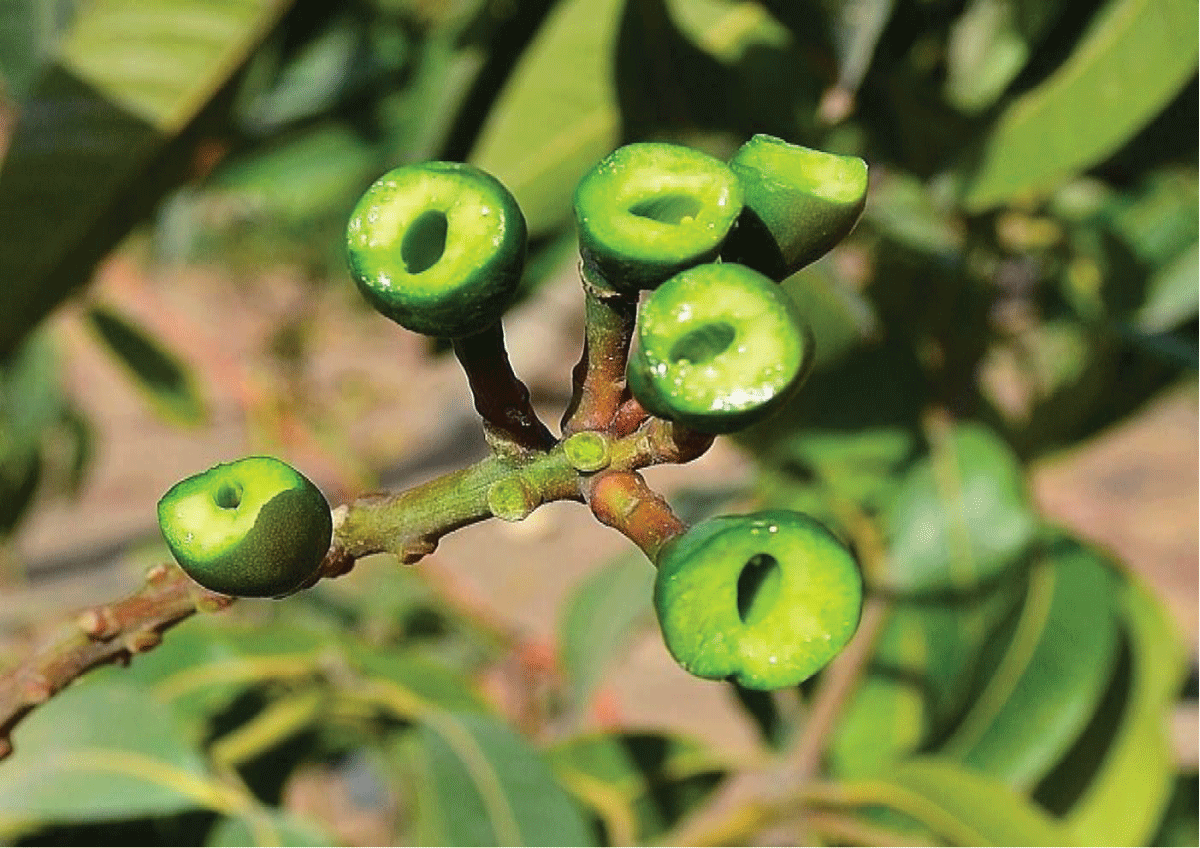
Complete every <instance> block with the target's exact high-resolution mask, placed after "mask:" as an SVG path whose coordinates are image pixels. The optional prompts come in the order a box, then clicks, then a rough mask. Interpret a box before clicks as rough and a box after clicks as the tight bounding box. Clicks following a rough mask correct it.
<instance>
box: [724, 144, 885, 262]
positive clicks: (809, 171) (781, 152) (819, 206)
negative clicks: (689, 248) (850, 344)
mask: <svg viewBox="0 0 1200 848" xmlns="http://www.w3.org/2000/svg"><path fill="white" fill-rule="evenodd" d="M729 167H730V168H731V169H732V170H733V172H734V173H735V174H737V177H738V180H739V181H740V182H741V184H742V190H743V192H744V195H745V208H744V209H743V210H742V213H741V215H740V216H739V217H738V221H737V225H736V226H735V227H734V229H733V232H732V233H730V234H729V238H728V240H727V241H726V242H725V246H724V247H723V249H722V251H721V257H722V258H723V259H726V260H727V261H730V262H740V263H742V264H743V265H749V266H750V267H751V268H754V269H755V270H757V271H759V272H761V273H763V274H766V275H767V276H768V277H770V278H771V279H773V280H776V281H779V280H782V279H783V278H784V277H787V276H788V275H790V274H792V273H794V272H796V271H798V270H799V269H800V268H803V267H804V266H805V265H807V264H809V263H810V262H813V261H815V260H817V259H820V258H821V257H822V256H823V255H824V254H825V253H827V252H828V251H829V249H830V248H832V247H833V246H834V245H835V244H837V243H838V242H839V241H841V240H842V239H844V238H845V237H846V236H847V235H849V234H850V231H851V230H852V229H854V225H855V223H857V222H858V218H859V216H860V215H861V214H862V211H863V207H864V206H865V205H866V202H867V163H866V162H864V161H863V160H862V159H859V158H858V157H856V156H839V155H837V154H834V153H823V152H821V151H819V150H810V149H809V148H807V147H800V146H798V145H794V144H788V143H787V142H785V141H782V140H781V139H778V138H774V137H773V136H769V135H756V136H754V137H753V138H751V139H750V140H749V141H748V142H746V143H745V144H743V145H742V146H741V148H740V149H739V150H738V152H737V153H736V154H734V156H733V158H732V159H731V160H730V161H729Z"/></svg>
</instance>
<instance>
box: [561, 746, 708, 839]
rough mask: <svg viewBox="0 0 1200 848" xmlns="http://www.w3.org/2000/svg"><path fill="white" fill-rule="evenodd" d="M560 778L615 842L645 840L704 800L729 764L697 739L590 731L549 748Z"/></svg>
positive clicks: (660, 832) (666, 827) (661, 831)
mask: <svg viewBox="0 0 1200 848" xmlns="http://www.w3.org/2000/svg"><path fill="white" fill-rule="evenodd" d="M547 756H548V758H549V760H550V765H551V767H552V768H553V769H554V771H555V773H556V774H557V775H558V778H559V780H561V781H562V782H563V784H564V785H565V786H566V787H568V788H569V789H570V790H571V791H572V792H573V793H574V794H575V795H576V796H577V797H578V798H579V799H580V800H582V801H583V802H584V803H585V804H587V805H588V806H589V807H590V808H591V809H592V811H593V812H594V813H595V814H596V815H597V816H598V817H599V819H600V821H601V822H603V824H604V828H605V831H606V836H607V842H608V843H609V844H611V845H637V844H646V843H647V842H648V841H650V840H652V839H654V838H655V837H656V836H658V835H660V834H662V833H663V832H664V831H666V830H667V829H668V828H670V827H672V826H673V825H674V824H675V822H676V821H678V820H679V819H680V818H681V817H683V816H684V815H686V814H687V812H688V811H689V810H691V809H693V808H694V807H695V806H697V805H698V804H700V803H702V802H703V800H704V798H705V797H706V796H707V795H708V793H709V792H710V791H711V790H712V789H714V788H715V786H716V784H717V782H718V781H719V780H720V778H721V776H722V775H723V774H724V773H725V772H726V771H727V770H728V768H729V764H728V763H726V762H724V761H722V760H721V758H720V757H718V756H717V755H716V754H715V753H713V752H712V751H710V750H708V749H707V748H706V747H705V746H702V745H700V744H699V743H696V742H692V741H690V740H686V739H680V738H676V737H670V736H658V735H650V734H624V735H612V736H609V735H589V736H582V737H577V738H575V739H570V740H567V741H565V742H560V743H559V744H557V745H555V746H554V747H553V748H551V749H550V750H549V751H548V752H547Z"/></svg>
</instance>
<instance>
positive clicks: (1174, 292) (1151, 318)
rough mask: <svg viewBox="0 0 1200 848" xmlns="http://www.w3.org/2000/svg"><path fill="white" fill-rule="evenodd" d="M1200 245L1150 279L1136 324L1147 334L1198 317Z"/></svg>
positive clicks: (1187, 250)
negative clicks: (1199, 251)
mask: <svg viewBox="0 0 1200 848" xmlns="http://www.w3.org/2000/svg"><path fill="white" fill-rule="evenodd" d="M1198 249H1200V245H1197V244H1195V243H1193V244H1192V246H1191V247H1190V248H1187V249H1185V250H1184V251H1183V253H1181V254H1179V256H1177V257H1176V258H1175V259H1174V260H1172V261H1171V262H1170V263H1168V264H1167V265H1166V266H1165V267H1163V268H1162V269H1160V270H1159V271H1158V273H1156V274H1155V275H1154V276H1153V277H1151V278H1150V283H1149V286H1148V287H1147V291H1146V299H1145V300H1144V301H1143V302H1142V305H1141V307H1140V308H1139V309H1138V311H1137V314H1136V316H1135V317H1134V321H1135V323H1136V325H1137V327H1138V329H1140V330H1142V331H1144V332H1147V333H1164V332H1167V331H1168V330H1171V329H1174V328H1175V327H1178V326H1180V325H1182V324H1183V323H1185V322H1186V321H1190V320H1192V319H1193V318H1195V317H1196V313H1197V306H1198V305H1200V254H1198Z"/></svg>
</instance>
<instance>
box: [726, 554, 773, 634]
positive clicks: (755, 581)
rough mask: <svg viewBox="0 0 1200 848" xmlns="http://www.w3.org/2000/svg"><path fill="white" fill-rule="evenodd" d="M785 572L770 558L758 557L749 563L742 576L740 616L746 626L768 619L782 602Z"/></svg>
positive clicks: (739, 598) (739, 586) (743, 567)
mask: <svg viewBox="0 0 1200 848" xmlns="http://www.w3.org/2000/svg"><path fill="white" fill-rule="evenodd" d="M782 582H783V569H782V568H781V567H780V565H779V560H777V559H775V557H773V556H771V555H770V554H755V555H754V556H752V557H750V559H748V560H746V564H745V565H744V566H742V573H741V574H739V575H738V582H737V605H738V615H739V616H740V617H741V619H742V623H743V624H747V625H754V624H757V623H758V622H760V621H762V620H763V619H764V618H766V616H767V614H768V613H770V611H771V608H772V607H774V606H775V602H776V601H777V600H778V599H779V589H780V585H781V584H782Z"/></svg>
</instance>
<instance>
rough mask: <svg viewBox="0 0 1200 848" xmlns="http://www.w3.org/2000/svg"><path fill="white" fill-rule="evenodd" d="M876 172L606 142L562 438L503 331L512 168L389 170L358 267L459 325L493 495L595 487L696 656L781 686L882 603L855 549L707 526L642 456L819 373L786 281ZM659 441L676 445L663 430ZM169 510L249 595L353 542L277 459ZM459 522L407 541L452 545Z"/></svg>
mask: <svg viewBox="0 0 1200 848" xmlns="http://www.w3.org/2000/svg"><path fill="white" fill-rule="evenodd" d="M866 186H867V173H866V165H865V164H864V163H863V162H862V161H861V160H859V159H856V158H853V157H844V156H836V155H832V154H828V153H822V152H819V151H813V150H809V149H806V148H803V147H797V146H794V145H791V144H787V143H785V142H783V141H781V140H779V139H776V138H772V137H769V136H761V135H760V136H755V137H754V138H753V139H751V140H750V141H749V142H747V143H746V144H745V145H743V146H742V148H741V149H740V150H738V151H737V153H736V154H735V155H734V156H733V158H732V159H731V160H730V162H729V163H724V162H721V161H719V160H717V159H715V158H713V157H711V156H708V155H707V154H704V153H701V152H698V151H695V150H691V149H689V148H685V147H680V146H676V145H671V144H661V143H639V144H630V145H627V146H625V147H622V148H619V149H618V150H616V151H614V152H613V153H612V154H610V155H609V156H608V157H606V158H605V159H604V160H603V161H601V162H600V163H599V164H597V165H596V167H595V168H593V169H592V170H591V172H589V173H588V174H587V175H586V176H585V177H584V178H583V180H582V181H581V182H580V184H579V186H578V188H577V190H576V192H575V213H576V223H577V227H578V234H579V246H580V257H581V265H580V267H581V277H582V279H583V283H584V291H585V296H586V299H587V305H588V312H587V318H588V338H587V343H586V345H585V350H584V355H583V359H582V360H581V362H580V366H579V368H577V369H576V374H575V388H576V391H575V396H574V398H573V400H572V404H571V406H570V408H569V409H568V410H567V414H566V415H565V416H564V421H563V438H561V439H558V438H556V437H555V436H553V435H552V434H551V433H550V431H549V430H548V429H547V428H546V427H545V426H544V425H543V424H542V423H541V422H540V421H539V420H538V419H537V416H536V414H534V413H533V411H532V408H531V407H530V405H529V402H528V392H527V391H526V390H525V387H524V386H523V385H522V384H521V383H520V381H519V380H517V379H516V377H515V375H513V374H512V371H511V367H510V366H509V363H508V360H507V356H506V354H505V353H504V346H503V337H502V334H501V329H500V323H499V322H500V317H501V314H502V313H503V312H504V310H505V309H506V308H507V306H508V305H509V304H510V302H511V301H512V299H513V296H514V294H515V292H516V287H517V285H518V283H519V281H520V279H521V275H522V272H523V268H524V262H525V252H526V225H525V219H524V216H523V215H522V213H521V210H520V207H519V206H518V204H517V202H516V200H515V199H514V197H513V196H512V195H511V194H510V193H509V192H508V190H507V189H506V188H505V187H504V186H503V185H502V184H501V183H500V182H499V181H497V180H496V179H495V178H494V177H492V176H490V175H488V174H486V173H484V172H482V171H480V170H479V169H477V168H475V167H472V166H470V165H464V164H457V163H445V162H428V163H424V164H420V165H414V166H405V167H401V168H397V169H395V170H393V171H390V172H389V173H387V174H385V175H384V176H383V177H381V178H380V179H379V180H378V181H376V182H375V183H374V184H373V185H372V186H371V187H370V188H368V189H367V191H366V192H365V194H364V195H363V196H362V198H361V199H360V201H359V202H358V204H357V205H356V207H355V209H354V210H353V212H352V214H351V217H350V221H349V225H348V228H347V233H346V240H347V241H346V243H347V252H348V258H349V267H350V271H351V274H352V276H353V278H354V280H355V282H356V284H357V285H358V288H359V290H360V291H361V292H362V294H363V295H364V297H366V299H367V300H368V301H369V302H370V303H371V304H372V306H374V307H375V308H376V309H377V310H378V311H379V312H381V313H382V314H383V315H385V316H387V317H388V318H391V319H392V320H393V321H395V322H397V323H399V324H400V325H402V326H404V327H406V328H408V329H409V330H412V331H414V332H418V333H423V334H426V335H433V336H439V337H445V338H449V339H451V340H452V343H453V346H454V350H455V353H456V354H457V355H458V357H459V359H460V361H461V362H462V364H463V367H464V369H465V370H466V372H467V377H468V380H469V381H470V385H471V389H472V391H473V393H474V395H475V402H476V407H477V409H478V410H479V412H480V414H481V416H482V417H483V419H484V426H485V430H486V432H487V433H488V436H489V441H490V442H491V444H492V447H493V453H494V454H495V455H497V456H498V457H501V458H502V459H503V462H502V463H501V464H500V465H499V466H497V467H499V468H500V473H499V474H493V472H492V471H489V472H487V475H485V476H487V494H486V510H485V511H487V514H488V515H494V516H497V517H500V518H503V519H506V520H519V519H521V518H523V517H524V516H525V515H527V514H528V513H529V512H530V511H531V510H532V509H534V508H536V507H537V505H538V504H539V503H541V502H542V501H543V500H545V499H547V497H573V498H575V499H580V500H585V501H587V502H588V504H589V506H591V508H592V510H593V512H594V513H595V514H596V515H597V517H598V518H599V519H600V520H601V521H604V522H605V523H608V524H611V525H612V526H614V527H617V529H619V530H621V531H622V532H625V533H626V535H628V536H629V537H630V538H631V539H633V540H634V541H635V542H636V543H638V544H639V545H640V546H641V547H642V549H643V550H644V551H645V552H646V553H647V555H648V556H649V557H650V558H651V560H652V561H654V562H655V564H656V565H657V566H658V575H657V581H656V584H655V607H656V610H657V612H658V617H659V622H660V625H661V628H662V633H663V637H664V641H665V642H666V645H667V647H668V649H669V650H670V651H671V653H672V655H673V656H674V657H675V659H676V660H677V661H678V662H679V663H680V664H681V665H682V666H683V667H684V668H686V669H687V670H688V671H690V672H692V673H693V674H696V675H699V676H701V677H706V678H714V679H723V678H730V679H736V680H737V681H738V682H740V683H741V684H743V685H745V686H748V687H752V688H760V689H770V688H778V687H781V686H787V685H792V684H795V683H797V682H799V681H801V680H803V679H805V678H807V677H809V676H810V675H812V674H813V673H814V672H816V671H817V670H818V669H819V668H821V667H822V666H823V665H824V664H825V663H827V662H828V661H829V660H830V659H831V658H832V657H833V656H834V655H836V654H837V652H838V651H840V650H841V648H842V647H844V645H845V644H846V642H847V641H848V640H849V638H850V636H851V635H852V634H853V632H854V630H855V628H856V626H857V623H858V617H859V613H860V608H861V602H862V585H861V578H860V575H859V572H858V567H857V565H856V563H855V561H854V558H853V556H852V555H851V553H850V552H849V551H848V550H847V549H846V547H845V546H844V545H842V543H841V542H840V541H839V540H838V539H837V538H835V537H834V536H833V535H832V534H831V533H830V532H829V531H828V530H827V529H825V528H824V527H823V526H822V525H820V524H819V523H818V522H817V521H815V520H813V519H812V518H809V517H807V516H804V515H801V514H799V513H794V512H785V511H768V512H760V513H757V514H751V515H730V516H723V517H719V518H714V519H710V520H708V521H704V522H701V523H700V524H698V525H696V526H694V527H691V528H687V527H686V526H685V525H683V524H682V522H680V521H678V519H676V518H674V516H673V513H671V512H670V508H669V506H667V505H666V503H665V501H663V500H662V499H661V498H659V497H658V496H657V495H656V494H654V493H653V492H652V491H651V490H649V488H648V487H647V486H646V485H645V483H644V481H643V480H642V478H641V477H640V475H638V474H637V473H636V468H638V467H640V466H643V465H646V464H650V463H651V462H653V461H686V460H687V459H690V458H693V457H694V456H696V455H699V453H702V452H703V450H704V449H706V448H707V446H708V444H710V443H711V439H712V436H713V435H714V434H721V433H730V432H734V431H737V430H741V429H743V428H745V427H747V426H749V425H750V424H753V423H754V422H756V421H759V420H761V419H762V418H764V417H765V416H767V415H769V414H771V413H772V412H773V411H775V410H776V409H777V408H778V407H779V405H780V404H781V403H783V402H784V401H785V400H786V399H787V398H788V397H790V396H791V394H792V393H793V392H795V391H796V390H797V389H798V388H799V387H800V385H801V383H802V382H803V381H804V378H805V376H806V375H807V372H808V369H809V367H810V366H811V363H812V361H813V338H812V335H811V333H810V332H809V331H808V329H807V327H806V325H805V322H804V319H803V316H802V315H800V314H799V313H798V311H797V309H796V307H795V305H794V304H793V303H792V301H791V300H790V298H789V297H788V296H787V294H786V293H784V292H783V291H782V289H780V287H779V286H778V285H777V284H778V282H779V281H780V280H782V279H783V278H784V277H786V276H788V275H789V274H791V273H793V272H794V271H796V270H797V269H798V268H800V267H802V266H803V265H805V264H807V263H809V262H811V261H813V260H814V259H816V258H818V257H820V256H821V255H822V254H824V253H825V252H826V251H828V250H829V249H830V248H831V247H832V246H833V245H834V244H836V243H837V242H838V241H840V240H841V239H842V238H843V237H845V236H846V235H847V234H848V233H849V231H850V230H851V228H852V227H853V226H854V224H855V222H856V221H857V219H858V216H859V214H860V213H861V211H862V208H863V204H864V202H865V197H866ZM646 291H648V292H649V294H647V295H645V296H643V295H642V293H643V292H646ZM655 428H657V429H655ZM656 439H657V440H659V441H663V442H665V443H668V444H669V447H670V449H669V450H666V451H665V452H662V451H660V452H659V454H655V453H654V452H653V451H649V449H647V448H646V447H645V446H646V445H647V444H650V443H651V442H655V440H656ZM697 446H698V447H697ZM660 454H661V456H660ZM662 456H669V457H671V458H670V459H662V458H661V457H662ZM648 457H650V458H648ZM555 463H558V464H557V465H556V464H555ZM560 467H561V468H566V470H567V472H569V473H568V475H567V477H568V478H569V479H568V480H567V482H566V483H565V484H564V483H562V482H561V480H562V479H563V475H562V474H561V473H560V472H559V471H555V470H554V469H558V468H560ZM480 473H481V474H482V472H480ZM538 474H541V475H542V477H538ZM489 475H490V476H489ZM555 475H557V476H555ZM547 477H553V478H554V479H555V480H556V481H559V482H556V483H555V486H557V488H555V486H550V485H549V484H547V483H545V479H546V478H547ZM539 480H542V482H541V483H539ZM459 485H460V487H461V486H468V485H474V484H468V482H467V481H466V478H464V479H463V480H462V481H460V483H459ZM564 486H565V487H564ZM450 491H452V490H448V489H445V488H442V489H438V490H437V493H438V494H437V495H436V496H437V497H441V498H443V501H444V502H445V503H444V509H445V511H446V515H445V520H444V522H443V523H444V525H445V526H444V528H435V529H437V530H438V532H448V531H449V530H451V529H454V528H455V527H458V526H462V525H463V524H465V523H468V522H469V521H472V520H476V519H477V518H479V517H487V516H486V515H485V516H480V515H476V514H474V513H470V512H469V510H468V511H467V512H464V513H463V514H462V515H456V514H454V510H455V509H456V508H462V509H466V507H462V502H465V500H469V498H464V499H460V500H454V498H453V497H451V496H449V495H448V494H447V492H450ZM437 506H438V505H437V504H434V509H435V510H436V509H437ZM159 518H160V524H161V526H162V530H163V534H164V536H165V537H166V539H167V542H168V544H169V546H170V548H171V550H172V552H173V553H174V555H175V557H176V558H177V560H178V561H179V563H180V564H181V565H182V566H183V567H184V568H185V569H186V570H187V571H188V573H189V574H191V575H192V576H193V577H194V578H195V579H196V580H197V581H198V582H200V583H202V584H204V585H205V586H207V587H209V588H211V589H214V590H216V591H219V592H224V593H229V594H239V595H282V594H287V593H290V592H293V591H295V590H297V589H298V588H303V587H304V586H306V585H309V584H311V583H312V582H314V581H315V580H316V579H318V577H319V574H320V569H321V566H322V561H323V558H324V556H325V554H326V550H327V549H328V548H329V545H330V543H331V540H332V541H333V542H334V543H335V545H336V543H337V541H338V539H337V538H336V534H335V533H334V531H333V528H332V523H331V520H330V513H329V507H328V504H327V503H326V502H325V500H324V498H323V497H322V496H321V494H320V492H319V491H318V490H317V489H316V487H315V486H314V485H313V484H312V483H310V482H309V481H308V480H306V479H305V478H304V477H303V476H302V475H300V474H299V473H298V472H295V471H292V470H291V469H289V468H288V467H287V466H285V465H283V464H282V463H280V462H279V461H278V460H273V459H268V458H263V457H253V458H249V459H244V460H240V461H239V462H235V463H232V464H229V465H221V466H218V467H217V468H215V469H212V470H211V471H209V472H206V473H204V474H201V475H198V476H196V477H193V478H190V479H188V480H185V481H183V482H181V483H179V484H177V485H176V486H175V487H174V488H172V489H171V490H170V491H169V492H168V493H167V494H166V495H165V496H164V497H163V499H162V501H161V502H160V504H159ZM339 532H340V531H339ZM436 536H437V533H435V532H432V531H430V532H429V533H427V534H426V536H425V537H423V538H422V539H421V540H420V541H421V542H423V543H428V546H427V547H425V548H420V547H418V548H417V549H416V550H417V553H416V554H413V555H412V556H407V551H408V549H407V548H406V549H405V551H406V557H405V558H406V559H409V560H410V561H411V560H412V559H416V558H419V556H420V555H421V553H422V552H427V551H428V550H432V544H434V543H436ZM380 549H384V548H380Z"/></svg>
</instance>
